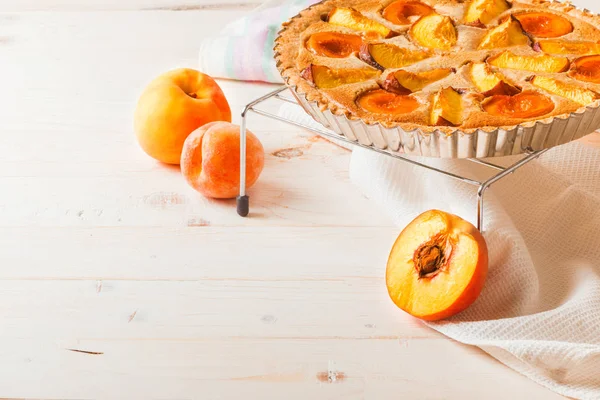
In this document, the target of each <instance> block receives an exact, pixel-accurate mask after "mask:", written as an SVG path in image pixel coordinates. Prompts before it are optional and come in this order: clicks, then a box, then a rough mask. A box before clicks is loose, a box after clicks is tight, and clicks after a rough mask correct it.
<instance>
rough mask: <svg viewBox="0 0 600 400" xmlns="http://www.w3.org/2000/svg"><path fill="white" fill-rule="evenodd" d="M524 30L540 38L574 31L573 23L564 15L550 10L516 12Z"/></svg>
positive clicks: (558, 35) (516, 16)
mask: <svg viewBox="0 0 600 400" xmlns="http://www.w3.org/2000/svg"><path fill="white" fill-rule="evenodd" d="M515 18H516V19H518V20H519V22H520V23H521V26H522V27H523V30H524V31H525V32H527V33H529V34H530V35H533V36H536V37H540V38H555V37H560V36H564V35H566V34H568V33H571V32H573V24H572V23H571V22H570V21H569V20H568V19H566V18H565V17H563V16H560V15H557V14H552V13H549V12H526V13H522V14H516V15H515Z"/></svg>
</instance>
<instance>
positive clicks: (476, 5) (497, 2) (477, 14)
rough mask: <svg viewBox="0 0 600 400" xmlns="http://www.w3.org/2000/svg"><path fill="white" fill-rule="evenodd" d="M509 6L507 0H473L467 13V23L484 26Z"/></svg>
mask: <svg viewBox="0 0 600 400" xmlns="http://www.w3.org/2000/svg"><path fill="white" fill-rule="evenodd" d="M509 8H510V4H508V3H507V2H506V0H472V1H471V2H470V3H469V6H468V8H467V12H466V13H465V23H466V24H467V25H474V26H479V27H483V26H484V25H487V24H489V23H490V22H491V21H492V20H493V19H494V18H496V17H497V16H499V15H500V14H502V13H503V12H504V11H506V10H508V9H509Z"/></svg>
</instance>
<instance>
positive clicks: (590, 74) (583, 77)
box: [569, 55, 600, 83]
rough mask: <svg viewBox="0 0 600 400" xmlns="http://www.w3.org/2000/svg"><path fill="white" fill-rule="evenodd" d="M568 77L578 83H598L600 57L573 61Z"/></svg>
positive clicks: (599, 80)
mask: <svg viewBox="0 0 600 400" xmlns="http://www.w3.org/2000/svg"><path fill="white" fill-rule="evenodd" d="M569 76H570V77H572V78H575V79H577V80H579V81H584V82H591V83H600V55H595V56H586V57H580V58H578V59H576V60H574V61H573V65H572V67H571V70H570V71H569Z"/></svg>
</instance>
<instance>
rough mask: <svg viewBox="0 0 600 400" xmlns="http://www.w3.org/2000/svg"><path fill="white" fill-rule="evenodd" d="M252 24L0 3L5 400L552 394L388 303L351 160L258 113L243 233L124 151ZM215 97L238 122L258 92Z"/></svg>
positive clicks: (182, 13)
mask: <svg viewBox="0 0 600 400" xmlns="http://www.w3.org/2000/svg"><path fill="white" fill-rule="evenodd" d="M80 3H83V4H80ZM252 6H253V4H238V3H237V2H235V1H232V2H230V3H229V4H228V3H224V4H202V3H198V2H197V1H193V0H187V1H186V0H180V1H177V0H129V1H126V2H124V1H119V0H110V1H102V0H89V1H86V2H81V1H78V0H35V1H34V0H27V1H24V0H11V1H7V0H2V1H0V397H2V398H4V397H8V398H126V399H134V398H144V399H148V398H156V399H173V398H177V399H184V398H186V399H187V398H196V399H239V398H246V399H288V400H289V399H334V398H335V399H363V398H367V399H388V398H390V399H392V398H393V399H417V398H419V399H422V398H427V399H442V398H456V399H459V398H460V399H463V398H477V399H484V398H485V399H508V398H526V399H553V398H560V397H559V396H557V395H555V394H553V393H551V392H549V391H548V390H546V389H544V388H542V387H540V386H538V385H537V384H535V383H533V382H531V381H529V380H527V379H526V378H524V377H523V376H521V375H519V374H517V373H516V372H513V371H512V370H510V369H508V368H506V367H505V366H503V365H501V364H500V363H498V362H496V361H495V360H494V359H492V358H491V357H488V356H487V355H485V354H484V353H483V352H482V351H479V350H478V349H475V348H472V347H468V346H464V345H461V344H459V343H456V342H453V341H451V340H449V339H446V338H444V337H443V336H441V335H440V334H437V333H436V332H434V331H432V330H430V329H428V328H426V327H424V326H423V325H422V324H421V323H419V322H418V321H416V320H414V319H412V318H409V317H408V316H407V315H405V314H403V313H402V312H400V311H399V310H397V309H396V308H395V307H394V306H393V305H392V303H391V301H389V300H388V296H387V293H386V289H385V285H384V280H383V276H384V269H385V262H386V258H387V255H388V252H389V249H390V246H391V244H392V242H393V240H394V239H395V237H396V235H397V233H398V229H397V228H396V227H393V226H392V225H391V224H390V223H389V221H388V220H386V218H384V217H383V215H381V214H380V213H379V212H378V210H377V209H375V208H374V207H373V205H372V204H371V203H370V202H369V201H368V200H367V199H365V198H363V197H362V196H361V194H360V193H359V192H358V191H357V189H356V188H355V187H354V186H353V185H352V184H351V183H350V182H349V180H348V176H347V164H348V160H349V153H348V152H346V151H345V150H343V149H341V148H338V147H336V146H334V145H331V144H329V143H327V142H325V141H323V140H321V139H317V138H315V137H313V136H312V135H310V134H308V133H306V132H303V131H300V130H298V129H292V128H290V127H287V126H284V125H282V124H277V123H274V122H269V121H267V120H265V119H261V118H260V117H252V118H253V119H252V120H251V121H252V122H251V129H252V130H253V131H254V132H255V133H256V134H257V135H258V136H259V137H260V139H261V140H262V142H263V143H264V145H265V149H266V152H267V158H266V166H265V171H264V174H263V176H262V177H261V179H260V181H259V183H258V184H257V185H256V186H255V187H254V188H253V189H252V190H251V192H250V194H251V196H252V212H253V216H252V218H248V219H242V218H240V217H238V216H237V215H236V213H235V209H234V203H233V202H231V201H211V200H207V199H204V198H202V197H201V196H200V195H198V194H197V193H195V192H193V191H192V190H191V189H190V188H189V187H188V186H187V185H186V184H185V182H184V181H183V179H182V178H181V177H180V173H179V170H178V168H175V167H165V166H164V165H159V164H158V163H156V162H154V161H153V160H152V159H150V158H149V157H147V156H146V155H145V154H144V153H143V152H142V151H141V150H140V149H139V148H138V146H137V144H136V142H135V138H134V135H133V132H132V113H133V109H134V107H135V102H136V99H137V96H138V95H139V93H140V92H141V90H142V88H143V87H144V85H145V84H146V83H147V82H149V81H150V80H151V79H152V78H153V77H155V76H156V75H158V74H160V73H161V72H164V71H166V70H168V69H170V68H174V67H181V66H188V67H195V66H196V65H197V64H196V57H197V45H198V41H199V39H200V38H201V37H202V36H203V35H207V34H209V33H211V32H214V31H215V29H218V27H220V26H222V25H223V24H224V23H225V22H227V21H229V20H231V19H232V18H234V17H236V16H238V15H241V14H242V13H243V12H244V11H246V10H248V9H250V8H252ZM221 84H222V87H223V89H224V90H225V92H226V95H227V97H228V98H229V100H230V102H231V106H232V109H233V110H234V111H235V117H234V118H235V120H236V121H237V122H239V117H238V114H239V112H238V111H239V110H241V107H242V106H243V105H244V104H245V103H246V102H247V101H249V100H250V99H252V98H254V97H257V96H258V95H260V94H263V93H265V92H267V91H268V90H270V89H272V88H273V87H272V86H269V85H259V84H241V83H234V82H221ZM588 141H589V142H594V141H595V143H597V144H598V143H599V142H600V141H599V140H598V138H597V137H592V138H590V139H588ZM282 149H292V150H291V151H281V150H282Z"/></svg>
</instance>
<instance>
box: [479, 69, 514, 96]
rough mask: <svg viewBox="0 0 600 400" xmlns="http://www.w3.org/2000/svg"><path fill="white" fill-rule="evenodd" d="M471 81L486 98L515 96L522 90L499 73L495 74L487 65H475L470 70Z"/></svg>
mask: <svg viewBox="0 0 600 400" xmlns="http://www.w3.org/2000/svg"><path fill="white" fill-rule="evenodd" d="M469 77H470V78H471V81H472V82H473V84H474V85H475V87H476V88H477V90H479V91H480V92H481V94H483V95H484V96H486V97H488V96H493V95H496V94H504V95H509V96H510V95H513V94H517V93H519V92H520V91H521V89H519V88H517V87H516V86H513V85H511V84H510V83H508V82H506V81H505V80H504V77H502V75H500V74H499V73H496V72H493V71H492V69H491V68H490V66H489V65H487V64H486V63H473V64H471V68H470V69H469Z"/></svg>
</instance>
